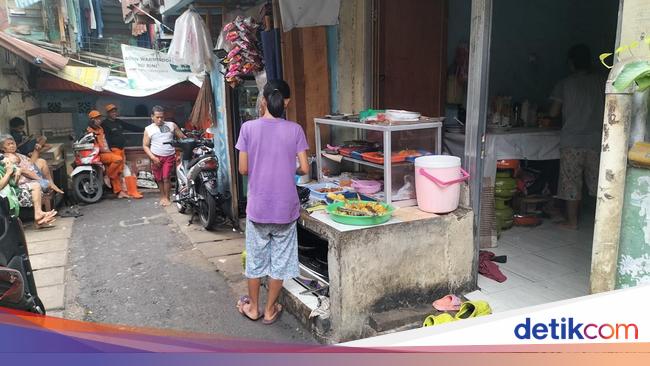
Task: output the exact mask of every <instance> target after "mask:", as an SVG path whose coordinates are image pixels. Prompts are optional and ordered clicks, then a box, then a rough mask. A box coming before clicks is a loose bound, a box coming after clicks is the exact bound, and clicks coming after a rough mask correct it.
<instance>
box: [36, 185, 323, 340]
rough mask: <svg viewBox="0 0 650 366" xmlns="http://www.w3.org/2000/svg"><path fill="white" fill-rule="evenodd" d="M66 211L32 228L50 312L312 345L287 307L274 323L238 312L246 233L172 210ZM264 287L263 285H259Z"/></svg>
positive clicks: (144, 205) (133, 203) (130, 204)
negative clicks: (209, 227) (206, 226)
mask: <svg viewBox="0 0 650 366" xmlns="http://www.w3.org/2000/svg"><path fill="white" fill-rule="evenodd" d="M81 212H82V213H83V214H84V216H82V217H79V218H76V219H70V218H59V219H58V220H57V222H56V224H57V226H56V228H52V229H47V231H35V230H30V229H29V228H27V229H26V236H27V242H28V247H29V250H30V258H31V261H32V265H33V267H34V273H35V277H36V283H37V287H38V291H39V295H40V296H41V298H42V300H43V302H44V304H45V306H46V309H47V310H48V315H53V316H62V317H65V318H69V319H77V320H85V321H91V322H102V323H112V324H125V325H131V326H140V327H155V328H170V329H178V330H188V331H194V332H203V333H216V334H221V335H226V336H230V337H242V338H256V339H265V340H272V341H287V342H300V343H315V340H314V339H313V337H312V336H311V334H310V333H309V332H307V331H305V330H304V329H303V328H302V326H301V325H300V324H299V323H298V322H297V321H296V319H295V318H293V317H292V316H291V315H290V314H288V313H284V314H283V315H282V317H281V318H280V320H279V321H278V322H276V323H275V324H273V325H271V326H265V325H263V324H262V323H261V322H252V321H249V320H247V319H246V318H244V317H242V316H241V315H240V314H239V312H238V311H237V310H236V309H235V303H236V299H237V298H238V296H239V295H242V294H245V293H246V282H245V279H244V277H243V273H242V263H241V252H242V250H243V247H244V240H243V235H242V234H241V233H239V232H234V231H233V230H232V229H229V228H222V229H220V230H217V231H213V232H208V231H205V230H203V229H202V228H200V226H198V225H197V224H193V225H190V226H188V225H187V222H188V218H189V216H186V215H181V214H179V213H177V212H176V211H175V209H174V208H173V207H168V208H166V209H165V208H161V207H159V206H158V205H157V199H156V194H155V193H149V194H146V195H145V198H144V199H142V200H116V199H104V200H102V201H100V202H99V203H97V204H94V205H89V206H84V207H82V208H81ZM262 292H264V291H262Z"/></svg>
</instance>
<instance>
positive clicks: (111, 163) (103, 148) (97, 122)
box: [87, 110, 129, 198]
mask: <svg viewBox="0 0 650 366" xmlns="http://www.w3.org/2000/svg"><path fill="white" fill-rule="evenodd" d="M88 117H89V118H90V122H88V129H87V131H88V132H92V133H94V134H95V143H96V144H97V146H98V147H99V157H100V159H101V161H102V163H103V164H104V165H105V166H106V175H108V178H109V179H110V180H111V186H112V187H113V193H115V194H116V195H117V198H128V197H129V195H128V194H126V192H123V191H122V180H121V178H120V176H121V175H122V171H123V170H124V159H123V158H122V156H121V155H118V154H115V153H114V152H112V151H111V149H110V148H109V147H108V143H107V142H106V135H105V134H104V129H103V128H102V114H101V113H99V111H95V110H93V111H90V113H88Z"/></svg>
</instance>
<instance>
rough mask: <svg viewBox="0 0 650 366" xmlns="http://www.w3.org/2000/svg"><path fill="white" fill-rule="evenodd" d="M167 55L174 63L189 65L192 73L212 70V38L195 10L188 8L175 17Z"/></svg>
mask: <svg viewBox="0 0 650 366" xmlns="http://www.w3.org/2000/svg"><path fill="white" fill-rule="evenodd" d="M167 55H169V57H170V58H171V60H172V63H174V64H176V65H189V66H190V69H191V70H192V72H193V73H201V72H204V71H207V72H209V71H210V70H212V66H213V65H212V63H213V59H212V39H211V38H210V32H209V31H208V29H207V27H206V26H205V23H204V22H203V19H202V18H201V16H200V15H199V13H197V12H196V10H194V9H192V8H190V9H188V10H186V11H185V12H184V13H183V14H182V15H181V16H180V17H178V19H176V23H175V25H174V37H173V38H172V41H171V44H170V45H169V51H167Z"/></svg>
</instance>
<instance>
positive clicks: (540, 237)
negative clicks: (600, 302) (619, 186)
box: [445, 0, 619, 311]
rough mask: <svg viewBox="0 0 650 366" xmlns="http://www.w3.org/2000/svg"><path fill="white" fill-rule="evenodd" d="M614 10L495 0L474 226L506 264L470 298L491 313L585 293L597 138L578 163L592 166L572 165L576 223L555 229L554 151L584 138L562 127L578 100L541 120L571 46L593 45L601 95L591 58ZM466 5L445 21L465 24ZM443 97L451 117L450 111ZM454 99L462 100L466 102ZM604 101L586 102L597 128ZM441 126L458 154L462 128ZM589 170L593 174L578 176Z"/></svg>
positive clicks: (600, 2) (612, 0)
mask: <svg viewBox="0 0 650 366" xmlns="http://www.w3.org/2000/svg"><path fill="white" fill-rule="evenodd" d="M618 7H619V1H618V0H597V1H594V2H590V3H583V2H565V1H560V0H551V1H529V2H520V1H515V0H494V1H492V13H491V25H492V26H491V38H490V41H489V42H490V55H489V87H488V100H487V103H488V107H487V110H488V113H487V116H486V118H484V120H483V121H481V122H480V123H484V124H485V126H486V134H485V140H484V141H485V143H484V158H483V175H482V189H481V201H482V209H481V215H480V218H479V222H478V224H479V225H480V244H481V250H484V251H489V252H492V253H494V254H495V255H496V256H502V255H505V256H506V257H507V262H505V263H497V265H498V266H499V270H500V271H501V273H502V274H503V275H505V277H506V278H507V279H505V280H504V281H502V282H498V281H495V280H494V279H489V278H487V277H485V276H479V279H478V286H479V288H480V290H479V291H477V292H475V293H472V294H468V295H467V296H468V297H469V298H480V299H483V300H487V301H489V302H490V304H491V305H492V307H493V309H494V310H495V311H503V310H509V309H512V308H519V307H524V306H531V305H536V304H540V303H545V302H550V301H557V300H562V299H567V298H573V297H577V296H582V295H587V294H588V293H589V275H590V271H591V252H592V241H593V227H594V215H595V207H596V205H595V198H593V197H591V195H590V193H592V194H593V193H594V192H593V190H591V192H590V190H589V189H587V184H586V182H587V181H588V180H591V181H592V182H597V170H598V164H597V159H598V158H597V155H598V151H600V145H599V141H600V139H598V140H597V141H596V146H595V147H594V151H595V152H596V155H595V156H596V157H595V158H593V157H590V158H589V159H588V160H590V161H588V162H584V164H582V165H580V166H579V168H580V169H583V168H586V167H588V168H589V169H590V171H589V172H585V171H582V170H580V169H578V170H577V171H574V172H572V177H573V178H575V179H576V182H573V183H574V185H576V188H575V190H576V192H577V193H578V195H580V194H581V195H582V197H583V199H582V200H581V201H580V215H579V221H578V227H577V230H572V229H567V228H564V227H561V226H559V225H557V224H556V223H555V222H554V221H556V220H557V221H562V219H563V218H566V201H565V200H564V199H558V198H564V197H562V196H563V194H566V193H563V192H565V190H564V188H563V186H562V185H563V184H566V181H563V182H561V181H562V180H563V179H566V175H564V176H563V175H562V174H561V172H562V171H563V170H562V169H566V166H567V165H563V167H562V168H561V164H560V156H561V155H562V151H564V150H565V149H566V148H567V147H572V146H580V147H582V146H583V142H584V139H585V138H586V137H585V136H583V135H581V134H578V133H573V132H572V133H567V131H569V130H568V129H567V128H566V126H568V124H567V118H571V116H570V113H566V109H565V108H564V106H566V105H567V104H568V103H571V105H570V107H574V108H575V107H579V106H578V105H577V104H578V103H579V101H578V102H576V101H575V100H571V99H570V98H569V99H565V103H564V106H562V105H560V110H561V111H564V115H561V114H560V115H559V116H558V117H557V118H556V119H553V118H548V117H550V116H551V115H552V113H551V112H552V110H553V105H554V100H557V98H555V99H554V98H552V96H554V95H557V90H558V85H562V84H560V81H561V80H566V78H567V77H569V76H570V75H571V74H572V70H571V69H570V68H569V63H568V51H569V50H570V49H571V48H572V46H574V45H577V44H584V45H586V46H587V47H588V49H589V50H590V53H591V56H590V57H589V60H590V63H591V66H592V67H591V69H590V70H589V73H592V74H597V75H600V77H602V83H596V84H593V85H595V86H594V88H601V89H602V98H601V99H600V102H602V101H603V100H604V82H605V78H604V76H605V75H606V73H607V70H606V69H605V68H604V67H602V66H601V65H599V62H598V55H599V54H601V53H604V52H610V51H611V50H612V49H614V48H615V43H616V29H617V20H618ZM470 8H471V1H469V0H467V1H460V2H454V6H450V8H449V15H448V18H449V20H450V24H451V23H452V22H460V23H463V22H464V23H467V24H468V23H469V22H470V19H471V18H470ZM463 31H466V32H467V34H466V37H467V38H466V39H468V38H469V31H468V30H467V28H463V29H460V30H456V31H454V30H452V28H451V27H450V33H449V38H450V43H451V42H452V41H451V38H452V37H454V38H455V39H462V38H464V37H459V36H458V34H457V33H458V32H461V33H462V32H463ZM450 46H452V45H451V44H450ZM449 62H451V59H450V60H449ZM450 65H451V64H450ZM448 90H449V89H448ZM594 93H595V92H593V91H592V94H594ZM447 99H448V108H447V109H448V114H449V113H452V114H454V117H457V114H456V112H454V108H449V107H450V105H449V99H450V98H447ZM459 99H460V101H459V102H458V104H459V105H461V106H462V105H463V104H462V103H463V102H465V100H464V98H459ZM596 99H598V98H596ZM602 108H603V106H602V103H597V102H596V103H594V105H593V108H591V109H593V110H596V109H600V111H599V112H597V113H594V114H593V115H594V116H596V115H598V117H592V121H591V123H592V124H591V126H595V127H594V128H595V129H596V130H597V133H598V135H599V134H600V130H599V129H601V128H602V127H601V126H602ZM578 109H579V108H578ZM583 109H584V108H583ZM459 119H460V120H461V121H462V119H461V118H459ZM562 123H564V124H565V128H564V130H563V129H562V128H563V127H562ZM448 127H452V128H447V131H446V134H445V145H446V146H447V147H448V151H450V152H451V153H452V154H453V155H459V156H462V153H463V148H464V140H465V137H464V136H463V131H462V128H460V127H459V126H448ZM573 159H575V160H578V157H573ZM566 161H567V160H566V156H564V155H563V163H564V164H566ZM594 168H595V169H594ZM594 170H595V173H596V174H595V175H596V176H593V174H592V175H591V176H590V174H585V173H592V171H594ZM565 173H566V170H565ZM561 177H564V178H561ZM593 186H595V184H592V187H591V188H593ZM565 187H566V186H565ZM560 214H561V215H562V216H560ZM517 215H518V216H519V217H518V216H517ZM563 216H564V217H563ZM528 224H529V225H531V226H526V225H528ZM501 259H503V258H501ZM488 260H489V259H488ZM479 268H480V267H479ZM493 277H499V276H493ZM500 280H503V278H500Z"/></svg>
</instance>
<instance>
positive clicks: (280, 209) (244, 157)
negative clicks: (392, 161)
mask: <svg viewBox="0 0 650 366" xmlns="http://www.w3.org/2000/svg"><path fill="white" fill-rule="evenodd" d="M290 96H291V93H290V90H289V85H287V83H286V82H285V81H283V80H271V81H269V82H268V83H267V84H266V86H265V87H264V99H263V100H262V117H261V118H259V119H256V120H252V121H248V122H246V123H244V124H243V125H242V127H241V132H240V135H239V139H238V141H237V145H236V146H235V147H236V148H237V150H239V172H240V173H241V174H242V175H248V178H249V180H248V203H247V207H246V273H245V274H246V277H247V278H248V295H247V296H242V297H241V298H240V299H239V301H238V302H237V309H238V310H239V312H240V313H241V314H242V315H244V316H245V317H247V318H249V319H251V320H259V319H261V318H264V320H263V323H264V324H272V323H274V322H275V321H276V320H277V319H278V317H279V316H280V314H281V312H282V306H281V305H280V304H278V303H277V299H278V296H279V295H280V290H281V289H282V283H283V281H284V280H288V279H291V278H293V277H297V276H298V274H299V268H298V236H297V231H296V220H297V219H298V217H299V216H300V202H299V199H298V193H297V190H296V184H295V180H294V179H295V175H296V174H300V175H304V174H307V172H308V171H309V167H308V162H307V151H306V150H307V149H309V145H307V139H306V138H305V133H304V131H303V129H302V127H300V125H299V124H297V123H295V122H291V121H287V120H285V119H284V118H283V116H284V112H285V108H286V107H287V105H288V103H289V98H290ZM296 156H297V157H298V160H299V168H298V169H297V171H296ZM263 277H268V296H267V301H266V306H265V307H264V310H263V311H262V310H260V309H259V308H258V304H259V299H260V296H259V293H260V284H261V279H262V278H263Z"/></svg>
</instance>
